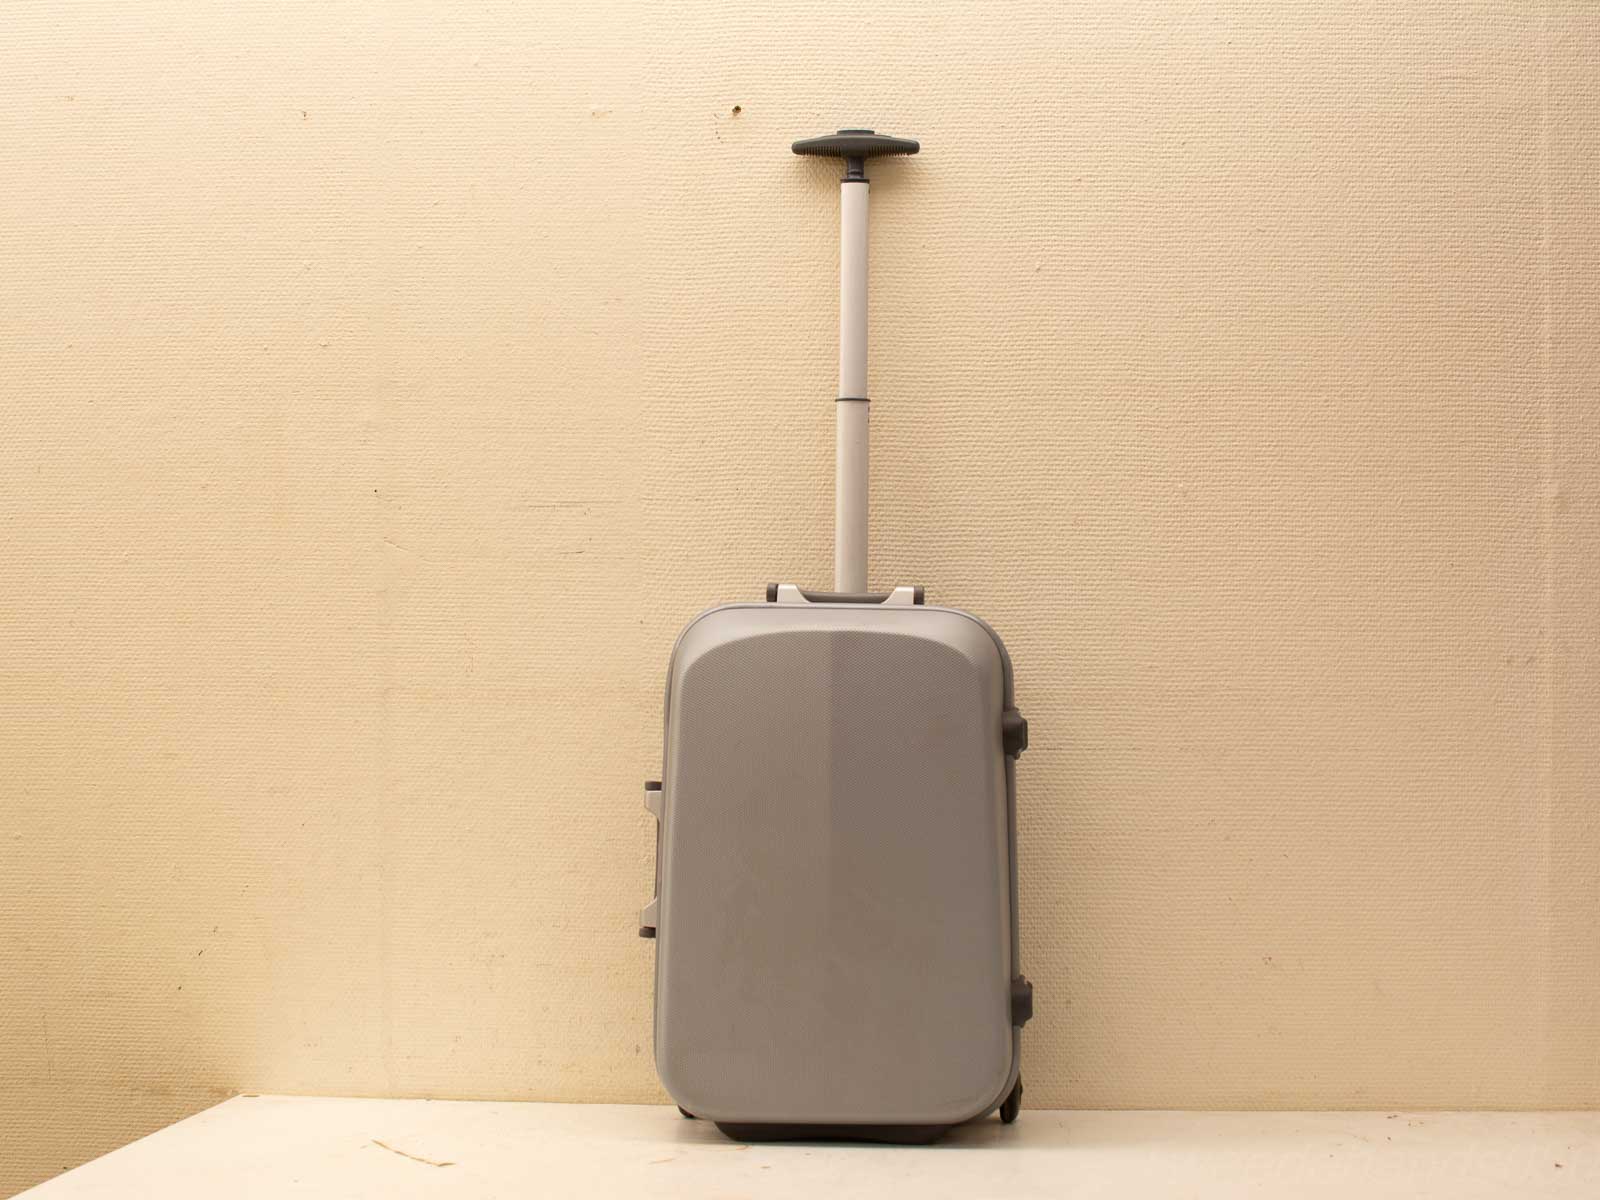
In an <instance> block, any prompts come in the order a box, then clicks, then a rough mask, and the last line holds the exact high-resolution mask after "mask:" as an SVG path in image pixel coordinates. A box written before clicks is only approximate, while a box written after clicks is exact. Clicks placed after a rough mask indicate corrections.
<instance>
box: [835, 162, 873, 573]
mask: <svg viewBox="0 0 1600 1200" xmlns="http://www.w3.org/2000/svg"><path fill="white" fill-rule="evenodd" d="M868 190H869V188H868V184H867V178H866V176H865V174H863V175H862V176H861V178H859V179H851V178H850V177H849V176H846V177H845V178H844V179H843V180H842V181H841V182H840V184H839V398H838V401H837V403H835V404H834V406H833V421H834V439H833V590H834V591H836V592H864V591H866V590H867V456H868V450H869V444H868V441H867V438H868V428H867V424H868V419H869V414H870V413H871V412H872V404H871V403H870V401H869V400H868V399H867V195H868Z"/></svg>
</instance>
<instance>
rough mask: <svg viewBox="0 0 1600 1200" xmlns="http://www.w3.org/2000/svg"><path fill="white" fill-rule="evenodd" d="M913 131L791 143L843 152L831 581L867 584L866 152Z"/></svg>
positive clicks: (904, 149) (844, 586)
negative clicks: (889, 134) (896, 135)
mask: <svg viewBox="0 0 1600 1200" xmlns="http://www.w3.org/2000/svg"><path fill="white" fill-rule="evenodd" d="M919 149H921V147H920V146H919V145H918V144H917V143H916V142H914V141H912V140H911V139H910V138H897V137H889V136H887V135H886V134H881V133H874V132H873V131H872V130H870V129H841V130H839V132H838V133H831V134H827V135H825V136H823V137H815V138H807V139H805V140H804V141H799V142H796V143H794V146H793V150H794V152H795V153H796V154H811V155H819V156H822V157H826V158H842V159H844V164H845V170H844V178H843V179H841V180H840V181H839V398H838V403H837V404H835V405H834V477H833V587H834V590H835V591H838V592H865V591H866V590H867V414H868V412H869V411H870V407H871V406H870V404H869V402H868V398H867V171H866V160H867V159H869V158H878V157H880V156H882V155H886V154H915V153H916V152H917V151H918V150H919Z"/></svg>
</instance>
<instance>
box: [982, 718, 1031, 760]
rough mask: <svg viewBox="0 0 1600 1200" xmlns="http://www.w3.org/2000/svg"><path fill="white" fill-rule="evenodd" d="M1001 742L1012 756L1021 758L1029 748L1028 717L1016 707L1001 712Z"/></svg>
mask: <svg viewBox="0 0 1600 1200" xmlns="http://www.w3.org/2000/svg"><path fill="white" fill-rule="evenodd" d="M992 744H993V743H991V745H992ZM1000 744H1001V745H1003V746H1004V747H1005V751H1006V753H1007V754H1009V755H1010V756H1011V757H1012V758H1020V757H1021V756H1022V752H1023V751H1024V750H1026V749H1027V748H1028V718H1026V717H1024V716H1023V715H1022V714H1021V713H1020V712H1018V711H1017V710H1016V709H1014V708H1008V709H1006V710H1005V711H1004V712H1002V713H1001V714H1000Z"/></svg>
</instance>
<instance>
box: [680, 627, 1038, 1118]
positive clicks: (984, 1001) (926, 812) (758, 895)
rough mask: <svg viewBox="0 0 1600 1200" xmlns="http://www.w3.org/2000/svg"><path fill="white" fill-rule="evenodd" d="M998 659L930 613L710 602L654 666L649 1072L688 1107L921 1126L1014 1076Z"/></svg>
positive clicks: (1002, 672)
mask: <svg viewBox="0 0 1600 1200" xmlns="http://www.w3.org/2000/svg"><path fill="white" fill-rule="evenodd" d="M1011 699H1012V696H1011V667H1010V661H1009V658H1008V657H1007V655H1006V652H1005V648H1004V646H1003V644H1002V643H1001V642H1000V640H999V638H998V637H997V636H996V635H995V634H994V632H993V631H992V630H991V629H990V628H989V627H988V626H987V625H985V624H984V623H983V622H982V621H980V620H979V619H978V618H976V617H973V616H971V615H970V614H967V613H963V612H960V611H959V610H955V609H945V608H933V607H924V606H920V605H918V606H915V607H913V606H910V605H886V604H870V603H868V604H812V603H769V604H734V605H724V606H722V607H719V608H715V609H712V610H710V611H709V612H706V613H703V614H702V615H701V616H700V617H698V618H696V619H695V620H694V621H692V622H691V623H690V624H689V625H688V626H687V627H686V628H685V630H684V631H683V633H682V634H681V635H680V636H679V639H678V642H677V645H676V646H675V647H674V650H673V656H672V662H671V666H670V668H669V672H668V686H667V708H666V721H665V741H666V745H665V769H664V773H663V777H662V788H661V792H660V793H659V795H658V796H657V798H656V801H655V804H656V808H655V811H657V815H658V816H659V817H660V818H661V829H660V842H659V849H658V896H657V898H656V900H655V902H654V905H655V909H654V911H655V914H656V915H655V934H656V938H657V941H656V952H657V953H656V1008H655V1051H656V1063H657V1068H658V1071H659V1073H660V1076H661V1079H662V1082H663V1084H664V1085H665V1086H666V1088H667V1091H668V1092H669V1093H670V1094H671V1095H672V1097H673V1099H674V1100H675V1101H676V1102H677V1103H678V1104H679V1105H680V1106H682V1107H683V1108H685V1109H687V1110H689V1111H691V1112H693V1113H695V1114H696V1115H697V1116H701V1117H707V1118H711V1119H713V1120H717V1121H719V1122H738V1123H751V1124H757V1125H770V1126H781V1125H817V1124H825V1125H829V1126H852V1125H855V1126H861V1127H868V1126H895V1125H898V1126H940V1125H949V1124H955V1123H958V1122H961V1121H965V1120H968V1119H971V1118H973V1117H976V1116H981V1115H983V1114H984V1113H987V1112H989V1111H991V1110H992V1109H993V1108H994V1107H995V1106H996V1105H997V1104H999V1103H1000V1101H1001V1100H1002V1099H1003V1098H1004V1097H1005V1096H1006V1095H1007V1094H1008V1092H1010V1090H1011V1088H1012V1086H1013V1084H1014V1083H1015V1081H1016V1078H1017V1072H1018V1052H1019V1041H1020V1030H1019V1029H1018V1028H1017V1027H1015V1026H1014V1024H1013V1018H1014V1016H1015V1014H1014V1012H1013V1007H1012V981H1013V978H1014V977H1016V976H1018V975H1019V974H1020V971H1019V967H1018V963H1017V941H1018V938H1017V928H1016V899H1015V892H1016V875H1015V872H1016V859H1015V795H1014V786H1015V785H1014V779H1015V775H1014V771H1013V762H1012V759H1011V757H1009V756H1008V755H1007V753H1006V749H1005V746H1004V744H1003V737H1002V717H1003V714H1004V713H1005V712H1006V710H1007V709H1009V707H1010V705H1011Z"/></svg>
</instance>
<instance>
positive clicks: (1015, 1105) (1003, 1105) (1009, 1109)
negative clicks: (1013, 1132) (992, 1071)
mask: <svg viewBox="0 0 1600 1200" xmlns="http://www.w3.org/2000/svg"><path fill="white" fill-rule="evenodd" d="M1021 1111H1022V1076H1020V1075H1019V1076H1017V1086H1016V1087H1014V1088H1012V1089H1011V1094H1010V1095H1009V1096H1007V1097H1006V1098H1005V1099H1004V1100H1002V1101H1000V1120H1001V1121H1003V1122H1004V1123H1005V1124H1007V1125H1009V1124H1011V1122H1013V1121H1015V1120H1016V1119H1017V1114H1018V1113H1019V1112H1021Z"/></svg>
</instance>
